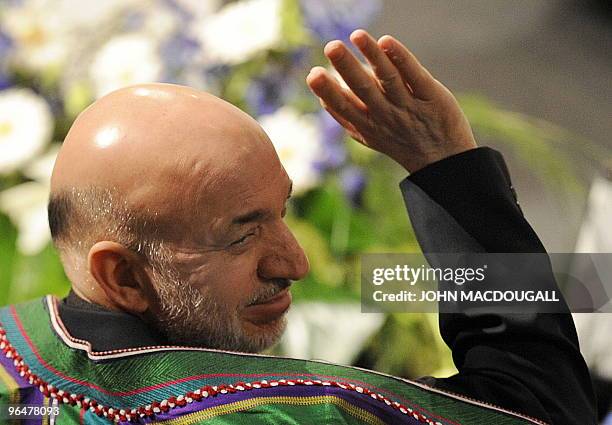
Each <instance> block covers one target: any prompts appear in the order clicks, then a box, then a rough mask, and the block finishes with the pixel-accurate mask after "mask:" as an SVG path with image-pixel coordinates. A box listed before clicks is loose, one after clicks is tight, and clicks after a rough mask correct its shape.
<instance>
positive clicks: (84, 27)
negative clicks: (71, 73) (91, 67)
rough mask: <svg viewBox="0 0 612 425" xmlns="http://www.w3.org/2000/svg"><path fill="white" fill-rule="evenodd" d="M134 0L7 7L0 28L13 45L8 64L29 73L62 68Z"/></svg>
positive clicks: (32, 0) (34, 1)
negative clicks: (71, 56)
mask: <svg viewBox="0 0 612 425" xmlns="http://www.w3.org/2000/svg"><path fill="white" fill-rule="evenodd" d="M133 3H135V0H104V1H97V2H89V3H88V4H87V5H86V7H83V2H82V1H80V0H28V1H21V2H16V4H15V5H13V6H10V7H6V8H5V9H4V10H3V11H2V13H1V14H0V26H1V27H2V29H3V31H5V32H6V33H7V34H8V35H9V36H10V37H11V38H12V39H13V40H14V42H15V44H16V48H15V49H13V53H12V55H11V57H10V58H8V59H9V60H11V61H13V62H14V63H15V64H16V65H18V66H22V67H25V68H27V69H29V70H32V71H37V72H39V71H45V70H47V69H48V68H57V67H58V66H62V65H64V64H65V63H66V61H67V60H68V59H69V57H70V55H71V54H73V53H74V52H79V43H82V39H83V37H87V36H91V35H92V34H93V33H92V29H97V28H100V26H102V25H105V24H106V23H108V22H110V21H111V20H112V19H114V18H115V17H119V16H120V15H121V13H122V11H123V10H125V8H126V7H127V6H128V5H130V4H133Z"/></svg>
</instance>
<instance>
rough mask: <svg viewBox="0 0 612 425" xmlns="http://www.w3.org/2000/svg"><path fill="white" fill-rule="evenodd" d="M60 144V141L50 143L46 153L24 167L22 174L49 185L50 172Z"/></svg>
mask: <svg viewBox="0 0 612 425" xmlns="http://www.w3.org/2000/svg"><path fill="white" fill-rule="evenodd" d="M61 146H62V144H61V143H54V144H53V145H51V147H50V148H49V149H48V150H47V152H46V153H44V154H43V155H41V156H40V157H38V158H36V159H35V160H34V161H32V162H31V163H29V164H28V165H27V166H25V167H24V169H23V174H25V175H26V176H27V177H29V178H31V179H34V180H38V181H39V182H40V183H44V184H47V185H50V182H51V173H52V172H53V166H54V165H55V160H56V159H57V154H58V153H59V150H60V148H61Z"/></svg>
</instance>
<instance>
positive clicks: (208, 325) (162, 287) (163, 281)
mask: <svg viewBox="0 0 612 425" xmlns="http://www.w3.org/2000/svg"><path fill="white" fill-rule="evenodd" d="M155 274H157V273H155ZM155 281H156V287H157V292H158V297H159V307H160V311H159V313H158V314H157V317H156V318H155V319H154V323H153V326H154V327H155V328H156V329H157V330H158V331H159V332H160V333H162V334H163V335H165V336H166V338H167V340H168V342H169V343H170V344H172V345H184V346H189V347H203V348H212V349H217V350H228V351H240V352H247V353H258V352H261V351H263V350H265V349H267V348H269V347H271V346H272V345H274V344H275V343H276V342H277V341H278V340H279V339H280V337H281V335H282V334H283V332H284V330H285V327H286V322H287V320H286V317H285V316H283V317H282V318H280V319H278V320H277V321H274V322H272V323H269V324H265V325H251V327H252V328H253V329H254V331H251V332H248V331H247V330H246V329H244V326H243V324H242V323H241V321H240V319H239V317H238V312H237V311H235V310H232V309H230V308H229V307H228V306H227V305H225V304H222V303H220V302H219V301H218V300H217V299H215V297H214V296H212V294H211V293H210V291H208V293H206V294H203V293H201V292H200V291H198V290H197V289H195V288H193V287H192V286H191V285H189V284H188V283H186V282H182V281H180V280H179V279H176V278H175V277H170V276H164V277H162V276H160V275H158V274H157V276H156V279H155ZM277 290H278V289H277V288H272V287H271V288H269V289H266V290H265V291H263V293H262V294H259V295H258V296H257V297H256V299H262V298H263V299H265V298H266V297H268V296H270V295H272V291H277ZM268 294H270V295H268Z"/></svg>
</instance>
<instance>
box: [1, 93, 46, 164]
mask: <svg viewBox="0 0 612 425" xmlns="http://www.w3.org/2000/svg"><path fill="white" fill-rule="evenodd" d="M52 131H53V116H52V114H51V109H50V108H49V105H48V104H47V102H46V101H45V100H44V99H43V98H42V97H40V96H38V95H37V94H35V93H34V92H33V91H31V90H29V89H8V90H3V91H0V174H1V173H7V172H11V171H14V170H16V169H17V168H19V167H20V166H21V165H22V164H24V163H25V162H26V161H28V160H29V159H30V158H32V157H33V156H34V155H36V154H37V153H39V152H40V151H41V149H42V148H43V147H44V146H45V144H46V143H47V142H48V141H49V139H50V137H51V134H52Z"/></svg>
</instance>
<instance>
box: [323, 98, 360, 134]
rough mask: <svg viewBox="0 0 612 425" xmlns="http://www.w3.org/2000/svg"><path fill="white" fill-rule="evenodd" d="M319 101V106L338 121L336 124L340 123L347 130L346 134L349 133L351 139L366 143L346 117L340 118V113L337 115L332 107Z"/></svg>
mask: <svg viewBox="0 0 612 425" xmlns="http://www.w3.org/2000/svg"><path fill="white" fill-rule="evenodd" d="M320 103H321V106H322V107H323V109H325V110H326V111H327V112H328V113H329V114H330V115H331V116H332V117H333V118H334V119H335V120H336V121H337V122H338V124H340V125H341V126H342V127H344V129H345V130H346V131H347V133H348V134H350V135H351V137H352V138H353V139H355V140H357V141H358V142H359V143H363V144H366V143H365V140H364V138H363V136H362V135H361V133H359V131H357V129H356V128H355V126H354V125H353V124H351V123H350V122H348V121H347V120H346V119H344V118H342V117H341V116H340V115H338V114H337V113H336V112H334V111H333V110H332V109H330V108H329V107H328V106H327V105H326V104H325V102H323V101H320Z"/></svg>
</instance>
